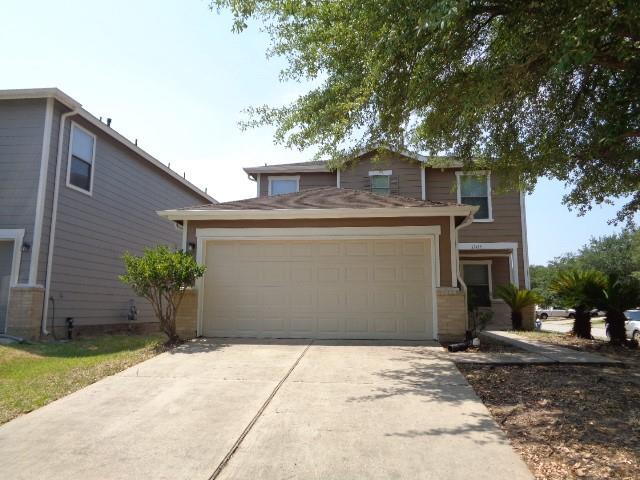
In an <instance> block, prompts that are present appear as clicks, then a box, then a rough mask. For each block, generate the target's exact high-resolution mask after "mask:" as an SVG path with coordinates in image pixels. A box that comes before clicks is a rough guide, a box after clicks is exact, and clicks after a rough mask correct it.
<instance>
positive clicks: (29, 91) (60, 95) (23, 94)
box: [0, 88, 217, 203]
mask: <svg viewBox="0 0 640 480" xmlns="http://www.w3.org/2000/svg"><path fill="white" fill-rule="evenodd" d="M40 98H43V99H46V98H53V99H54V100H57V101H58V102H60V103H62V104H63V105H65V106H66V107H68V108H70V109H71V110H72V111H76V113H77V115H78V116H80V117H81V118H83V119H84V120H86V121H87V122H89V123H90V124H91V125H93V126H94V127H97V128H98V129H99V130H101V131H102V132H104V133H106V134H107V135H108V136H110V137H111V138H113V139H114V140H116V141H117V142H119V143H120V144H122V145H124V146H125V147H127V148H128V149H129V150H131V151H133V152H134V153H136V154H137V155H139V156H140V157H142V158H143V159H145V160H146V161H147V162H149V163H151V164H152V165H153V166H155V167H156V168H158V169H160V170H161V171H162V172H164V173H165V174H167V175H169V176H170V177H172V178H173V179H175V180H177V181H178V182H180V183H181V184H182V185H184V186H185V187H187V188H188V189H189V190H191V191H193V192H194V193H196V194H198V195H200V196H201V197H202V198H204V199H205V200H208V201H210V202H214V203H215V202H217V200H216V199H215V198H213V197H212V196H211V195H209V194H208V193H207V192H205V191H203V190H201V189H200V188H198V187H196V186H195V185H194V184H193V183H191V182H190V181H189V180H187V179H186V178H185V177H183V176H182V175H180V174H179V173H177V172H174V171H173V170H171V169H170V168H169V167H168V166H166V165H164V164H163V163H162V162H160V160H158V159H156V158H155V157H153V156H152V155H150V154H149V153H147V152H146V151H144V150H143V149H141V148H140V147H138V145H136V144H135V143H133V142H132V141H131V140H129V139H128V138H126V137H124V136H123V135H121V134H120V133H118V132H117V131H115V130H114V129H113V128H111V127H110V126H107V125H106V124H104V123H103V122H102V121H101V120H99V119H98V118H96V117H95V116H93V115H92V114H91V113H89V112H88V111H87V110H85V109H84V108H82V104H81V103H80V102H78V101H77V100H75V99H73V98H71V97H70V96H69V95H67V94H66V93H64V92H63V91H62V90H60V89H58V88H24V89H13V90H0V100H24V99H40Z"/></svg>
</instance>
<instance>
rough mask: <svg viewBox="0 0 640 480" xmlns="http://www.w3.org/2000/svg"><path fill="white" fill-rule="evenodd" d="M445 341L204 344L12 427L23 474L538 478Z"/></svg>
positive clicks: (6, 467) (0, 442)
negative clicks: (445, 356) (446, 355)
mask: <svg viewBox="0 0 640 480" xmlns="http://www.w3.org/2000/svg"><path fill="white" fill-rule="evenodd" d="M438 349H439V347H436V346H435V345H426V344H424V343H423V344H418V343H410V342H403V343H398V342H396V343H394V344H390V343H384V342H318V341H316V342H313V343H310V342H308V341H241V340H238V341H197V342H193V343H190V344H188V345H185V346H183V347H181V348H180V349H177V350H176V351H174V352H171V353H165V354H162V355H159V356H157V357H155V358H153V359H151V360H148V361H146V362H144V363H141V364H139V365H137V366H135V367H133V368H130V369H129V370H126V371H124V372H122V373H120V374H118V375H115V376H112V377H109V378H106V379H104V380H102V381H100V382H98V383H95V384H94V385H91V386H89V387H87V388H85V389H83V390H80V391H78V392H76V393H74V394H71V395H69V396H67V397H65V398H63V399H61V400H58V401H56V402H53V403H51V404H49V405H48V406H46V407H43V408H41V409H39V410H37V411H35V412H32V413H30V414H28V415H24V416H22V417H20V418H17V419H16V420H14V421H12V422H9V423H8V424H5V425H4V426H2V427H0V452H2V467H0V468H1V469H2V470H1V471H2V477H3V478H12V479H22V478H24V479H38V478H46V479H75V478H77V479H83V480H85V479H86V480H89V479H101V480H102V479H138V478H139V479H147V478H153V479H214V478H218V479H256V478H260V479H281V478H300V479H389V478H395V479H418V478H420V479H436V478H437V479H441V478H447V479H467V478H470V477H473V478H474V479H476V480H481V479H492V480H500V479H505V480H506V479H509V480H519V479H531V478H532V476H531V474H530V473H529V471H528V470H527V468H526V466H525V465H524V463H523V462H522V461H521V460H520V458H519V457H518V455H517V454H516V453H515V452H514V451H513V449H512V448H511V446H510V444H509V442H508V441H507V440H506V438H505V437H504V435H503V434H502V433H501V431H500V430H499V428H498V427H497V425H496V424H495V422H494V421H493V420H492V418H491V416H490V414H489V412H488V411H487V409H486V408H485V407H484V406H483V405H482V403H481V402H480V400H479V399H478V398H477V397H476V395H475V394H474V392H473V390H472V389H471V387H470V386H469V385H468V384H467V382H466V381H465V380H464V378H463V377H462V375H461V374H460V373H459V372H458V370H457V369H456V367H455V366H454V365H453V364H452V363H450V362H449V361H447V360H442V359H438V358H436V356H435V355H434V353H435V352H436V351H437V350H438Z"/></svg>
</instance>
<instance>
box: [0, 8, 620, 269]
mask: <svg viewBox="0 0 640 480" xmlns="http://www.w3.org/2000/svg"><path fill="white" fill-rule="evenodd" d="M2 4H3V6H2V19H3V26H2V29H0V45H3V46H4V48H3V52H2V56H1V57H0V72H1V75H0V88H3V89H4V88H36V87H54V86H55V87H58V88H60V89H62V90H63V91H65V92H66V93H67V94H69V95H71V96H72V97H74V98H75V99H76V100H78V101H79V102H81V103H82V104H83V106H84V108H86V109H87V110H89V111H90V112H91V113H93V114H94V115H96V116H102V117H111V118H112V119H113V123H112V126H113V127H114V128H115V129H116V130H118V131H119V132H120V133H122V134H123V135H125V136H127V137H128V138H130V139H138V144H139V146H141V147H142V148H144V149H145V150H147V151H148V152H149V153H150V154H152V155H154V156H155V157H156V158H158V159H159V160H160V161H162V162H164V163H168V162H170V163H171V168H173V169H174V170H176V171H178V172H180V173H182V172H186V175H187V178H188V179H189V180H191V181H192V182H193V183H195V184H196V185H198V186H199V187H202V188H204V187H207V188H208V191H209V193H211V194H213V196H214V197H215V198H217V199H218V200H233V199H239V198H246V197H250V196H254V195H255V183H253V182H250V181H249V180H247V178H246V176H245V174H244V172H243V171H242V167H243V166H253V165H262V164H264V163H286V162H292V161H304V160H307V159H309V158H310V157H311V153H312V152H298V151H291V150H287V149H285V148H284V147H282V146H276V145H274V144H273V140H272V133H273V131H272V130H271V129H270V128H261V129H257V130H250V131H241V130H240V129H239V128H238V125H237V122H238V121H239V120H240V119H242V118H243V115H242V109H243V108H246V107H248V106H252V105H261V104H271V105H279V104H282V103H287V102H289V101H290V100H293V99H294V98H296V96H297V95H299V94H300V93H301V92H303V91H304V90H305V86H304V85H303V84H299V83H286V84H285V83H280V82H279V71H280V68H281V67H282V66H283V65H284V64H283V61H282V60H280V59H274V58H271V59H269V60H267V58H266V55H265V53H266V48H267V46H268V38H267V37H266V36H265V35H263V34H262V33H260V32H259V31H258V28H257V26H256V25H255V24H252V25H250V27H249V30H248V31H246V32H244V33H242V34H240V35H236V34H233V33H231V18H230V16H229V15H228V14H226V13H222V14H220V15H218V14H216V13H215V12H210V11H209V8H208V3H207V2H206V1H203V0H181V1H166V0H165V1H158V0H156V1H149V0H136V1H131V0H129V1H126V0H110V1H108V2H97V1H86V0H85V1H77V0H61V1H58V2H51V1H41V0H37V1H33V0H31V1H29V2H26V1H21V0H3V2H2ZM564 192H565V190H564V187H563V185H562V184H561V183H559V182H551V181H548V180H543V181H541V182H540V184H539V186H538V188H536V191H535V192H534V193H533V195H531V196H529V197H528V198H527V220H528V231H529V256H530V261H531V263H537V264H540V263H544V262H546V261H547V260H550V259H552V258H553V257H555V256H557V255H560V254H563V253H566V252H569V251H574V250H576V249H577V248H579V247H580V246H581V245H583V244H584V243H585V242H586V241H587V240H588V239H589V237H591V236H596V237H597V236H601V235H604V234H608V233H611V232H612V231H614V230H616V231H617V230H619V229H620V227H618V228H616V229H614V228H613V227H611V226H610V225H608V224H607V220H609V219H610V218H612V217H613V215H614V212H615V208H614V207H610V206H608V207H595V208H594V210H593V211H592V212H590V213H589V214H587V215H586V216H585V217H577V216H576V214H575V213H573V212H570V211H568V210H567V208H566V207H565V206H563V205H562V204H561V199H562V195H563V193H564Z"/></svg>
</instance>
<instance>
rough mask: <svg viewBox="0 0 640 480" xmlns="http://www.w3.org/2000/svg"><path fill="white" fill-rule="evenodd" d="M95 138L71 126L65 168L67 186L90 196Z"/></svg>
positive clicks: (80, 128) (74, 125)
mask: <svg viewBox="0 0 640 480" xmlns="http://www.w3.org/2000/svg"><path fill="white" fill-rule="evenodd" d="M95 146H96V137H95V136H94V135H92V134H91V133H89V132H88V131H86V130H85V129H83V128H82V127H80V126H78V125H76V124H75V123H73V124H71V147H70V148H69V165H68V168H67V185H68V186H69V187H71V188H74V189H76V190H79V191H81V192H84V193H88V194H91V189H92V186H93V163H94V157H95Z"/></svg>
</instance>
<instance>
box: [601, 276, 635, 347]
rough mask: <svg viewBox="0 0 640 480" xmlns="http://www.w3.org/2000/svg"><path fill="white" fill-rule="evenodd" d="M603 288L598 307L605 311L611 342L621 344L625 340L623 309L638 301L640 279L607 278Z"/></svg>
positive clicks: (632, 305)
mask: <svg viewBox="0 0 640 480" xmlns="http://www.w3.org/2000/svg"><path fill="white" fill-rule="evenodd" d="M608 283H609V284H608V286H607V288H606V289H605V290H604V298H603V302H602V304H601V305H599V307H601V308H603V309H604V310H606V312H607V319H606V321H607V324H608V326H609V327H608V331H609V339H610V341H611V343H615V344H618V345H622V344H624V343H625V342H626V339H627V337H626V332H625V329H624V322H625V321H626V317H625V316H624V311H625V310H628V309H630V308H634V307H635V306H637V305H638V303H639V302H640V280H638V279H637V278H635V277H622V278H617V277H615V276H612V277H610V278H609V282H608Z"/></svg>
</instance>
